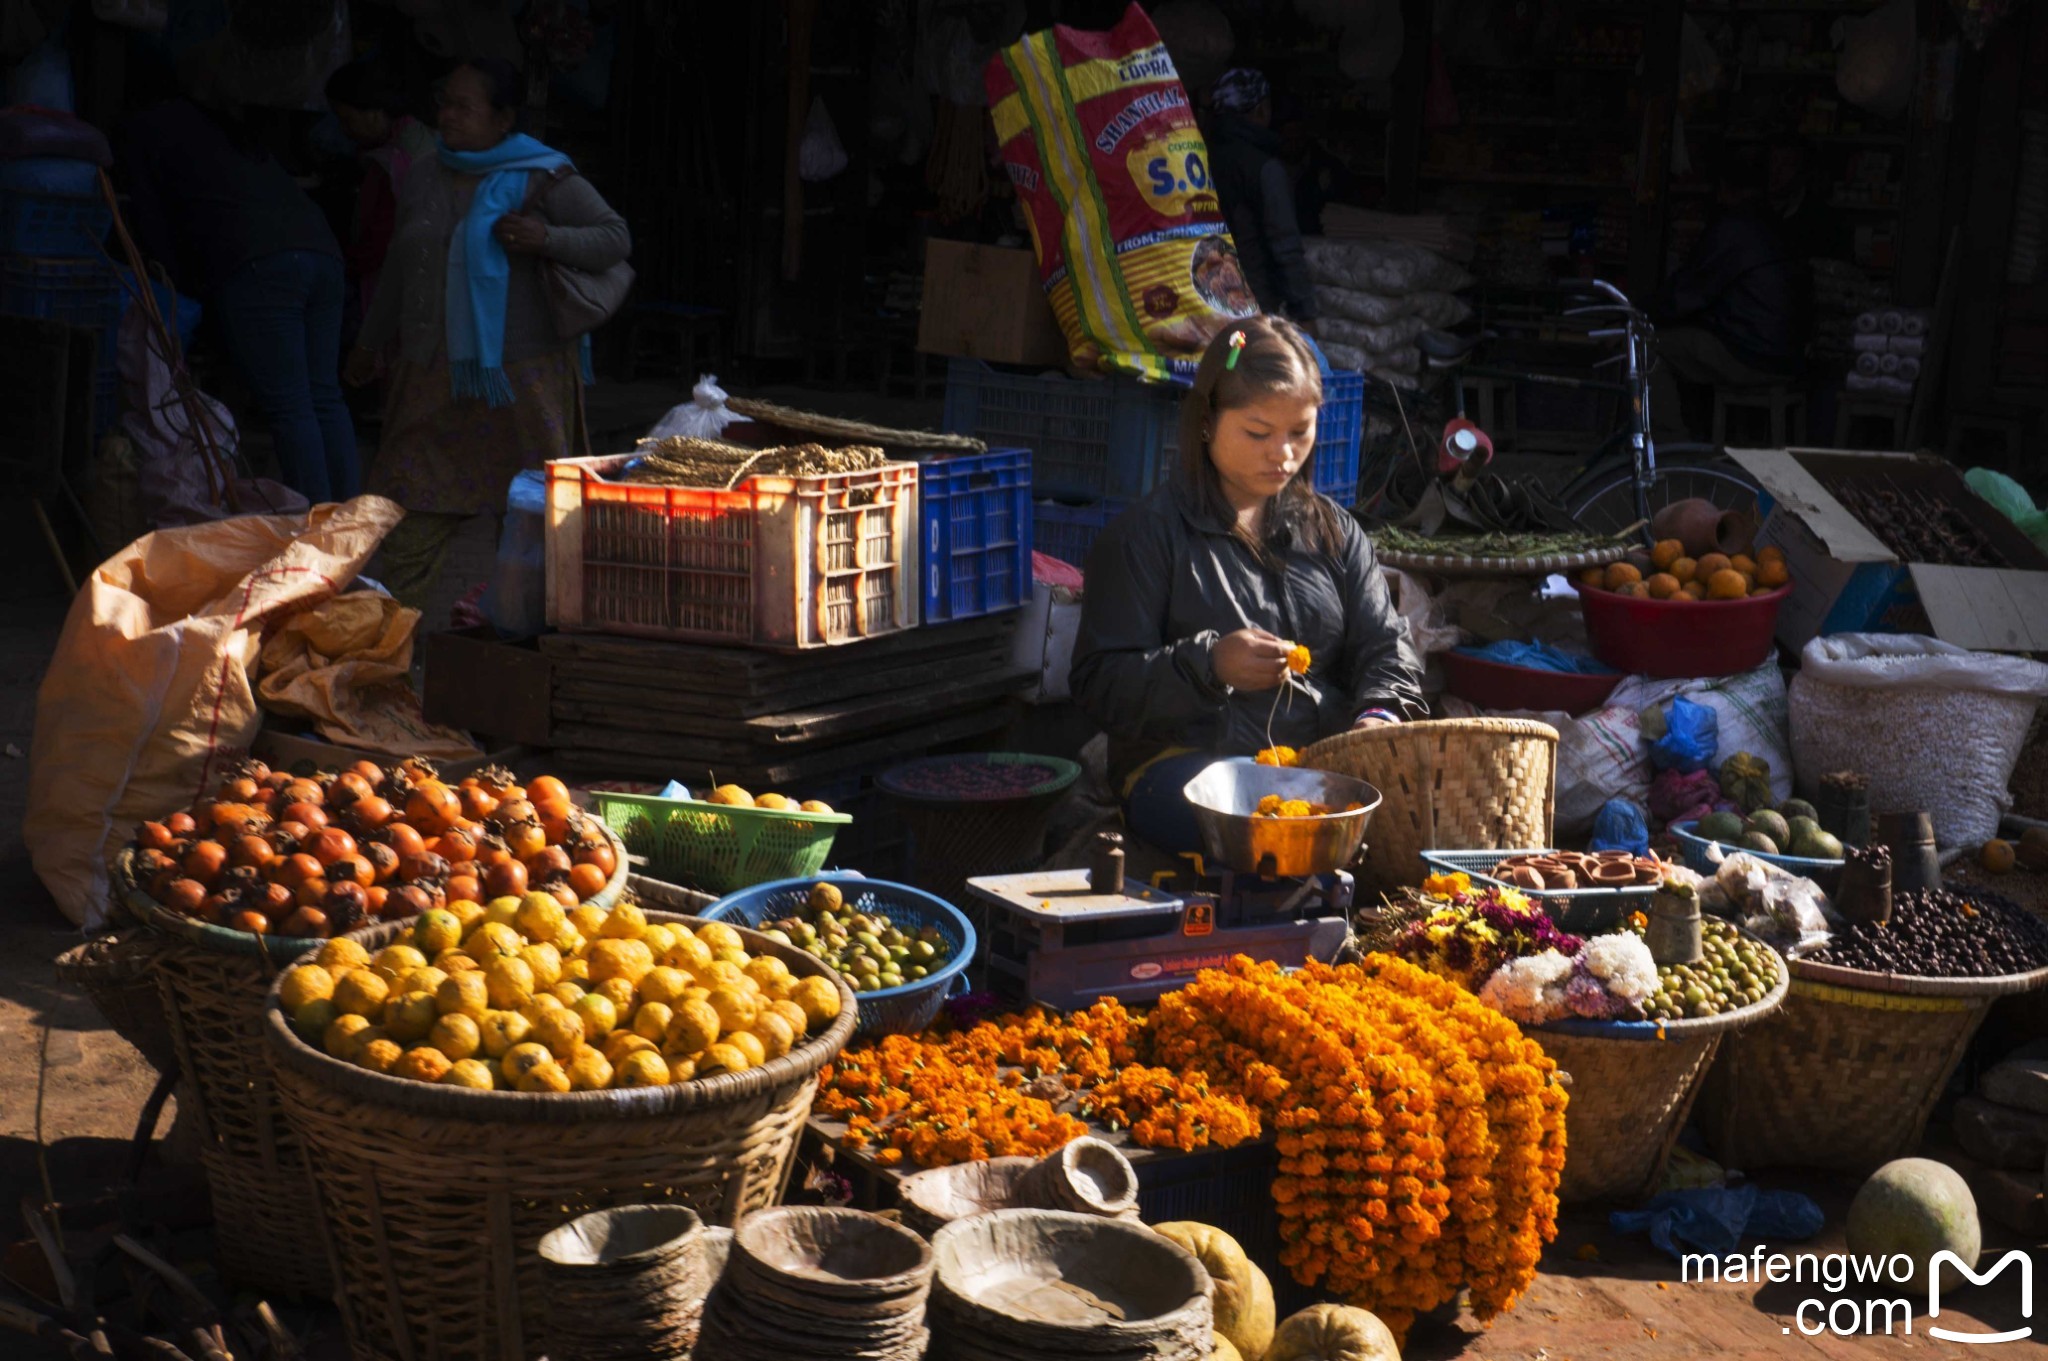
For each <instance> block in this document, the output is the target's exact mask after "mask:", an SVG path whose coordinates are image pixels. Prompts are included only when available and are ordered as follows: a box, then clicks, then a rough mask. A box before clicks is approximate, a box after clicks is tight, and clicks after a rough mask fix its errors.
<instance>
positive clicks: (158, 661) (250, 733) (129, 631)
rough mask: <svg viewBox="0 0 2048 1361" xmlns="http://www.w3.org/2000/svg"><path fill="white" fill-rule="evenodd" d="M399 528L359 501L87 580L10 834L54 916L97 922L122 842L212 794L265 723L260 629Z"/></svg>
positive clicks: (140, 554)
mask: <svg viewBox="0 0 2048 1361" xmlns="http://www.w3.org/2000/svg"><path fill="white" fill-rule="evenodd" d="M404 516H405V512H404V511H403V510H402V509H401V508H400V507H399V506H398V504H397V503H396V502H394V501H388V500H386V499H384V498H383V497H381V496H359V497H357V498H356V499H355V500H353V501H349V502H345V503H342V504H329V505H322V506H315V507H313V509H312V510H310V511H308V512H306V513H305V514H303V515H263V516H256V515H250V516H241V517H237V518H235V519H229V520H219V521H216V522H213V523H211V524H202V525H188V526H184V527H182V528H178V529H166V530H159V531H158V532H157V533H154V534H145V535H144V536H143V537H141V538H139V539H137V540H136V541H135V542H134V543H132V544H130V545H128V547H126V548H124V549H122V550H121V551H120V552H119V553H116V554H115V555H114V556H113V557H111V558H109V559H108V560H107V561H106V562H104V563H102V564H100V566H99V567H98V568H97V569H96V570H95V571H94V572H93V574H92V576H91V578H90V579H89V580H88V581H87V582H86V584H85V587H84V589H82V590H81V591H80V592H79V593H78V597H77V599H75V600H73V601H72V602H71V612H70V614H69V615H68V616H67V617H66V618H65V620H64V631H63V633H62V634H61V635H60V636H59V637H58V639H57V651H56V655H55V656H53V657H52V658H51V659H50V669H49V672H48V673H47V674H46V675H45V676H44V677H43V683H42V687H41V688H40V689H39V690H38V691H37V693H36V728H35V737H34V740H33V741H32V742H31V743H30V747H29V781H28V814H27V816H26V817H24V818H23V819H22V833H23V836H24V839H26V840H27V842H28V844H29V848H30V849H29V853H30V856H31V858H32V859H33V861H34V863H35V868H36V873H37V874H38V875H40V876H41V877H42V880H43V883H44V885H45V886H46V887H47V888H48V889H49V890H50V892H51V894H52V895H54V896H55V897H56V899H57V905H58V906H59V907H60V908H62V909H63V911H64V915H65V916H67V917H69V918H71V920H73V921H74V922H77V923H79V924H80V925H83V926H86V927H88V928H90V927H94V926H98V925H100V924H101V923H102V922H104V921H105V920H106V919H107V913H108V908H109V906H110V902H109V896H108V884H107V859H108V856H109V854H110V852H111V851H112V850H113V849H114V848H115V847H116V846H118V845H119V844H120V843H121V842H122V841H123V840H125V839H126V837H127V834H128V831H129V829H131V828H132V827H133V826H134V825H135V824H136V823H137V822H140V821H143V820H145V819H148V818H156V817H162V816H164V815H165V814H168V813H170V812H173V811H175V810H176V809H179V808H183V807H185V806H187V805H188V804H190V803H192V802H193V801H194V800H195V799H197V798H198V797H199V796H200V794H201V793H202V792H204V791H205V790H207V789H209V788H211V787H212V786H213V785H214V784H215V783H216V782H217V781H218V780H219V779H220V775H221V771H222V768H223V767H224V766H225V765H226V764H227V762H228V761H229V760H231V759H233V758H234V757H236V756H238V755H239V754H240V753H241V752H242V751H244V750H246V749H247V748H248V746H249V743H250V742H251V741H252V740H254V738H255V736H256V733H257V730H258V729H259V728H260V727H261V726H262V722H263V717H262V712H261V710H260V709H258V707H257V704H256V696H255V694H254V693H253V692H252V690H251V684H252V680H253V674H254V671H255V667H256V658H257V655H258V653H259V652H260V650H261V648H262V645H263V630H264V629H265V627H267V626H268V625H270V624H271V623H273V622H275V621H276V620H278V619H280V618H282V617H283V616H285V615H289V614H292V613H295V612H297V611H298V610H301V609H304V608H305V607H306V606H308V605H310V604H313V603H315V602H317V601H319V600H321V599H323V598H325V597H327V596H331V595H334V594H336V593H337V592H339V591H341V590H343V589H344V588H346V587H347V586H348V585H349V584H350V583H351V582H352V581H354V580H355V577H356V573H357V572H358V571H359V570H361V568H362V565H363V564H364V563H365V562H368V561H369V559H370V555H371V554H372V553H374V552H376V551H377V545H378V543H379V542H381V541H382V540H383V538H384V536H385V535H386V534H388V533H389V532H390V531H391V528H392V526H394V525H396V524H397V523H398V522H399V521H400V520H401V519H403V518H404Z"/></svg>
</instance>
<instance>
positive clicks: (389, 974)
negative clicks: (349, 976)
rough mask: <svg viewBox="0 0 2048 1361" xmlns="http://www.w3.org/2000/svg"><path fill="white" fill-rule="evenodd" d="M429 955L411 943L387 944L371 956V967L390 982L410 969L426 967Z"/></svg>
mask: <svg viewBox="0 0 2048 1361" xmlns="http://www.w3.org/2000/svg"><path fill="white" fill-rule="evenodd" d="M426 966H427V957H426V956H425V955H423V954H421V953H420V952H419V951H418V950H415V949H413V948H412V946H410V945H387V946H385V947H384V948H383V949H381V950H379V951H378V952H377V953H376V954H374V955H372V956H370V967H371V968H372V969H374V970H375V971H376V972H378V973H380V974H382V975H384V981H385V982H387V983H388V982H390V981H391V980H392V979H394V978H397V977H398V976H399V975H400V974H402V973H404V972H406V971H407V970H408V969H424V968H425V967H426Z"/></svg>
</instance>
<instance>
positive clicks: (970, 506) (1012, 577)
mask: <svg viewBox="0 0 2048 1361" xmlns="http://www.w3.org/2000/svg"><path fill="white" fill-rule="evenodd" d="M918 495H919V497H920V498H921V501H920V515H921V517H922V520H923V525H924V622H925V623H927V624H940V623H945V622H947V621H949V620H954V619H971V618H974V617H976V616H978V615H984V614H996V613H999V612H1001V611H1003V610H1013V609H1016V608H1017V607H1018V606H1020V605H1022V604H1023V603H1024V598H1025V597H1026V596H1027V595H1028V594H1030V591H1031V451H1030V450H1029V449H991V450H989V451H988V452H987V453H985V454H963V455H958V456H955V457H950V458H932V459H927V460H925V461H924V462H923V464H922V466H921V467H920V470H919V473H918Z"/></svg>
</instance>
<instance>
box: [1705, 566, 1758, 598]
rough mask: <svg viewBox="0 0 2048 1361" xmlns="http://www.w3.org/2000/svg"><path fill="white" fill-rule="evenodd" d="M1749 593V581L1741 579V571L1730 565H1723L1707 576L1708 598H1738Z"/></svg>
mask: <svg viewBox="0 0 2048 1361" xmlns="http://www.w3.org/2000/svg"><path fill="white" fill-rule="evenodd" d="M1748 594H1749V583H1748V582H1746V581H1744V580H1743V579H1742V573H1740V572H1738V571H1736V570H1735V569H1734V568H1732V567H1723V568H1722V569H1721V570H1720V571H1718V572H1715V573H1714V574H1713V575H1712V576H1710V577H1708V578H1707V598H1708V599H1709V600H1740V599H1742V597H1744V596H1746V595H1748Z"/></svg>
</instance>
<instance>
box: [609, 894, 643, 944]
mask: <svg viewBox="0 0 2048 1361" xmlns="http://www.w3.org/2000/svg"><path fill="white" fill-rule="evenodd" d="M646 930H647V914H646V913H645V912H642V911H641V910H640V906H639V904H637V903H619V904H617V905H616V906H614V907H613V908H612V910H611V911H609V912H607V913H605V914H604V924H603V925H602V926H600V927H598V929H597V934H598V935H600V936H603V937H605V938H606V939H607V940H638V939H640V936H641V933H642V932H644V931H646Z"/></svg>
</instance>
